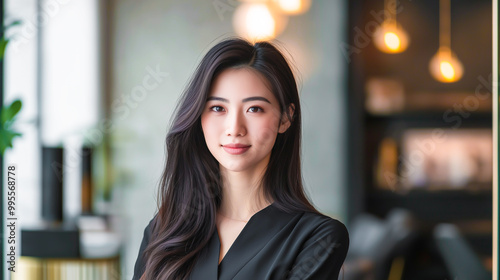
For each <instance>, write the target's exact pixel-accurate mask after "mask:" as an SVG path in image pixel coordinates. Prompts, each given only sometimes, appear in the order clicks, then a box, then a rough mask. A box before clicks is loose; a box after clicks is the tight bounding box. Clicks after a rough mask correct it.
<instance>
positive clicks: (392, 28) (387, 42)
mask: <svg viewBox="0 0 500 280" xmlns="http://www.w3.org/2000/svg"><path fill="white" fill-rule="evenodd" d="M384 11H385V15H386V17H385V19H384V22H382V24H381V25H380V26H378V27H377V29H376V30H375V32H374V33H373V42H374V43H375V46H376V47H377V48H378V49H379V50H380V51H382V52H385V53H400V52H403V51H405V50H406V48H407V47H408V43H409V38H408V35H407V34H406V32H405V31H404V29H403V28H402V27H401V25H399V24H398V22H397V20H396V0H385V1H384Z"/></svg>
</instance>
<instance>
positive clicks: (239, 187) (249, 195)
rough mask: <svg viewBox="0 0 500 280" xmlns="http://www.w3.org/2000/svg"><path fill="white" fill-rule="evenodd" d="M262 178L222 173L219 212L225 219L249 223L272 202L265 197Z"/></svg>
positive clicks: (240, 173)
mask: <svg viewBox="0 0 500 280" xmlns="http://www.w3.org/2000/svg"><path fill="white" fill-rule="evenodd" d="M260 178H262V176H255V175H253V174H248V173H245V172H222V182H223V183H222V201H221V206H220V208H219V210H218V212H219V213H220V214H221V215H223V216H224V217H227V218H230V219H235V220H245V221H248V220H249V219H250V217H251V216H253V215H254V214H255V213H257V212H259V211H260V210H261V209H263V208H265V207H267V206H268V205H269V204H271V203H272V202H270V201H267V200H266V199H265V197H264V193H263V187H262V183H261V180H260Z"/></svg>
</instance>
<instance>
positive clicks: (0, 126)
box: [0, 99, 23, 155]
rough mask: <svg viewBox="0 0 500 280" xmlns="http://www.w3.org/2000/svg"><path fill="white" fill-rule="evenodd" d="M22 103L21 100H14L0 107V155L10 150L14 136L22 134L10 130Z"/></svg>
mask: <svg viewBox="0 0 500 280" xmlns="http://www.w3.org/2000/svg"><path fill="white" fill-rule="evenodd" d="M22 106H23V103H22V102H21V100H19V99H17V100H14V102H12V103H11V104H10V105H9V106H2V112H1V114H0V154H2V155H3V154H4V152H5V150H6V149H7V148H12V141H13V140H14V138H15V137H16V136H21V135H22V134H21V133H19V132H16V131H14V130H12V126H13V124H14V120H15V116H16V115H17V113H19V111H20V110H21V108H22Z"/></svg>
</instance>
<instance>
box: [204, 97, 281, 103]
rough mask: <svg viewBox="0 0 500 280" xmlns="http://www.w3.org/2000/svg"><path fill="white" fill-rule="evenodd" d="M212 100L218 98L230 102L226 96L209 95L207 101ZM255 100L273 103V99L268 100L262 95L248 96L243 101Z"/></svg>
mask: <svg viewBox="0 0 500 280" xmlns="http://www.w3.org/2000/svg"><path fill="white" fill-rule="evenodd" d="M211 100H217V101H222V102H226V103H229V100H227V99H226V98H222V97H216V96H209V97H208V98H207V102H208V101H211ZM255 100H260V101H264V102H267V103H269V104H271V101H269V100H267V98H265V97H262V96H253V97H248V98H245V99H243V100H242V102H248V101H255Z"/></svg>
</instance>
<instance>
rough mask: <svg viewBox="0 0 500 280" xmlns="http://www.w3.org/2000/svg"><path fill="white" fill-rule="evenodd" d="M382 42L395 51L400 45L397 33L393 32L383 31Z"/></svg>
mask: <svg viewBox="0 0 500 280" xmlns="http://www.w3.org/2000/svg"><path fill="white" fill-rule="evenodd" d="M384 42H385V44H386V45H387V47H388V48H389V49H391V50H392V51H397V50H398V49H399V47H400V46H401V40H399V37H398V35H396V33H394V32H387V33H385V35H384Z"/></svg>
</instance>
